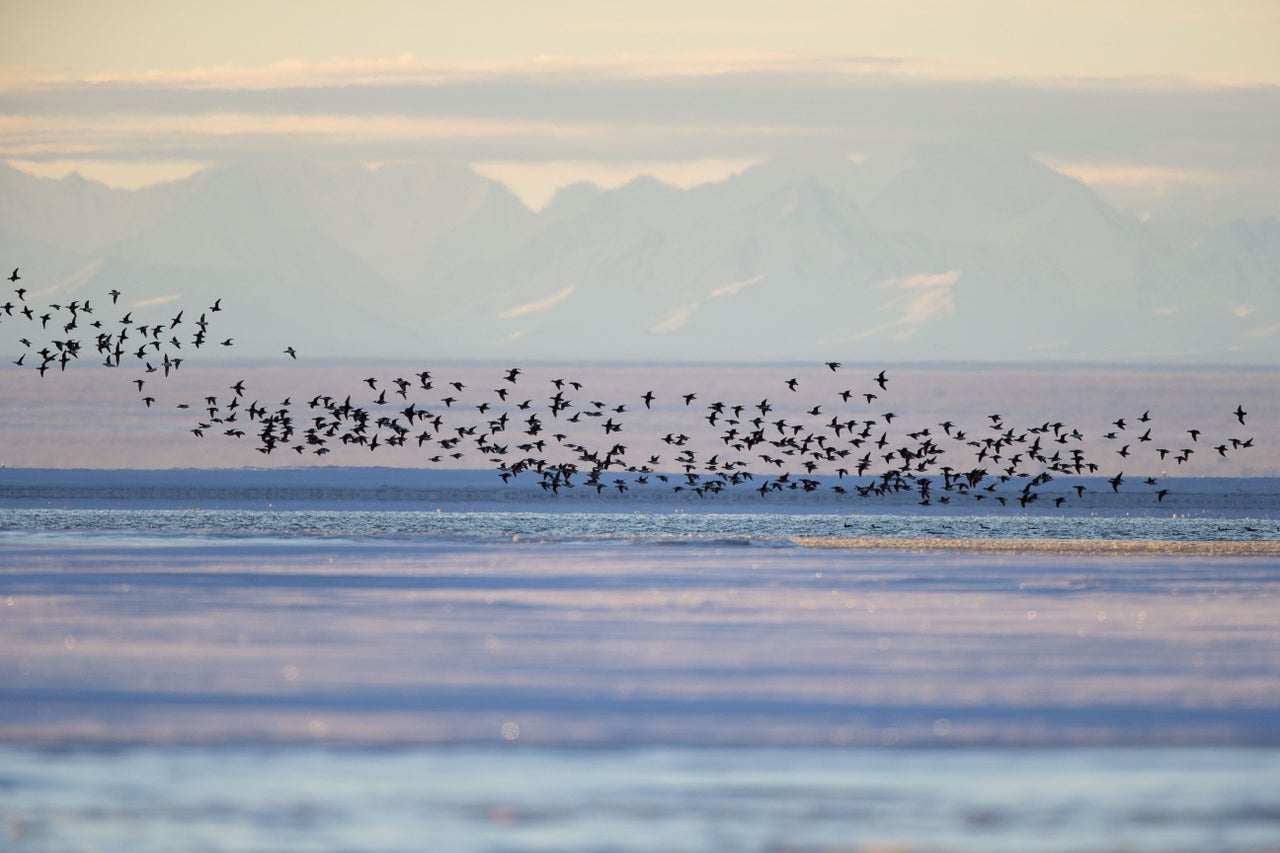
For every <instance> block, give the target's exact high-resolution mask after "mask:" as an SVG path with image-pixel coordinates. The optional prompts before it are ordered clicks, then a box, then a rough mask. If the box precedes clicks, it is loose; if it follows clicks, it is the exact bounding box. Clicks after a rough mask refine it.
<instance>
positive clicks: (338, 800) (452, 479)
mask: <svg viewBox="0 0 1280 853" xmlns="http://www.w3.org/2000/svg"><path fill="white" fill-rule="evenodd" d="M1167 486H1168V488H1169V489H1170V494H1169V495H1168V497H1167V498H1166V501H1167V503H1166V502H1165V501H1161V502H1159V503H1155V502H1153V501H1152V499H1151V496H1150V495H1149V494H1145V493H1142V492H1135V493H1133V494H1129V495H1125V494H1120V495H1113V494H1108V493H1109V492H1110V490H1109V489H1107V488H1105V486H1102V485H1100V486H1099V487H1098V488H1097V489H1096V491H1097V493H1098V494H1097V497H1096V498H1094V499H1092V500H1091V501H1081V502H1078V503H1076V504H1075V505H1074V506H1073V507H1072V508H1070V509H1069V510H1068V511H1063V512H1056V511H1053V508H1052V507H1044V506H1038V507H1033V508H1032V509H1033V511H1021V510H1016V509H1012V508H1010V509H1001V510H995V509H991V510H984V511H983V512H980V513H979V512H976V511H975V509H974V507H973V506H972V505H966V506H965V507H963V508H957V507H946V506H936V505H935V506H932V507H920V506H916V505H914V503H907V502H899V503H896V504H895V503H893V502H892V501H882V502H879V503H876V502H854V503H849V502H842V501H837V500H836V499H835V498H834V497H831V496H825V497H823V498H821V499H819V498H806V497H804V496H799V497H796V498H790V499H780V500H773V501H761V500H758V499H757V498H756V497H755V496H752V495H750V494H749V493H747V494H744V495H732V496H722V497H720V498H718V499H715V500H711V501H704V500H698V499H688V498H687V497H683V496H671V495H664V496H661V497H658V496H654V495H649V496H645V495H635V494H632V495H630V496H629V497H627V498H625V499H623V498H620V497H619V498H610V499H599V500H596V499H592V497H591V496H580V495H575V496H569V497H567V498H565V499H563V500H560V499H549V498H548V497H547V496H546V495H543V494H540V493H539V491H540V490H528V491H523V492H522V491H520V490H518V489H511V488H507V487H504V486H503V484H502V483H501V482H500V481H495V479H494V478H493V476H492V472H435V473H434V474H433V475H432V478H430V479H428V480H425V481H424V480H423V479H422V477H421V476H420V475H419V474H416V473H413V472H396V471H388V470H383V469H356V470H347V471H337V470H330V471H325V470H315V469H312V470H309V471H306V472H296V471H280V470H274V471H256V470H239V471H223V472H215V471H182V470H172V471H158V472H157V471H88V470H80V471H66V470H39V469H2V470H0V849H5V850H14V851H23V853H25V851H53V850H57V851H117V850H118V851H186V850H190V851H196V850H199V851H210V850H218V851H221V850H236V851H242V850H243V851H248V850H252V851H345V850H369V851H413V850H447V851H574V852H575V853H576V851H584V853H585V851H614V850H616V851H707V852H708V853H710V851H744V853H746V851H814V853H816V852H817V851H826V852H827V853H829V851H853V850H905V851H1006V850H1007V851H1027V850H1046V851H1119V850H1135V851H1263V850H1280V500H1278V499H1277V494H1278V493H1280V482H1278V481H1276V480H1274V479H1257V478H1254V479H1240V480H1232V479H1219V480H1212V481H1209V480H1188V481H1186V482H1176V481H1174V482H1170V483H1169V484H1167ZM1091 491H1092V490H1091Z"/></svg>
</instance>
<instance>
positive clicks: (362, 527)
mask: <svg viewBox="0 0 1280 853" xmlns="http://www.w3.org/2000/svg"><path fill="white" fill-rule="evenodd" d="M4 535H8V536H10V537H13V536H16V535H23V536H29V535H44V536H64V535H77V536H92V535H103V536H113V537H121V536H124V537H139V536H140V537H144V538H152V537H169V536H200V537H212V538H226V537H240V538H267V539H270V538H277V537H278V538H296V537H324V536H329V537H333V536H338V537H361V538H365V537H378V538H388V539H397V538H399V539H403V538H424V537H426V538H461V539H477V540H503V539H512V538H521V539H539V540H552V541H561V542H567V541H573V540H591V539H620V540H626V539H637V540H661V539H690V540H702V541H710V540H718V539H741V540H744V541H747V540H750V541H754V542H756V543H758V544H785V542H786V540H787V539H789V538H790V537H795V536H834V537H848V538H853V537H863V536H870V537H883V538H896V537H911V538H915V537H934V538H942V539H1081V540H1106V539H1115V540H1159V541H1195V540H1202V541H1244V542H1248V541H1260V540H1276V539H1280V521H1275V520H1272V519H1269V518H1212V517H1210V518H1204V517H1196V518H1185V517H1177V518H1174V517H1150V516H1136V517H1127V516H1102V515H1087V516H1063V517H1044V516H1036V517H1026V516H1008V515H1003V516H1002V515H986V516H973V515H955V516H947V515H890V514H862V515H846V514H835V513H815V514H800V513H786V514H779V513H724V512H718V513H697V512H630V513H609V512H500V511H492V512H433V511H414V510H314V509H299V510H282V511H274V510H248V509H0V536H4Z"/></svg>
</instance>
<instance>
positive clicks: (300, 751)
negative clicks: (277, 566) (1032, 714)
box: [0, 507, 1280, 853]
mask: <svg viewBox="0 0 1280 853" xmlns="http://www.w3.org/2000/svg"><path fill="white" fill-rule="evenodd" d="M795 536H825V537H863V536H870V537H913V538H914V537H926V538H948V539H975V538H978V539H983V538H1002V539H1006V538H1007V539H1028V540H1035V539H1073V540H1139V539H1142V540H1163V541H1181V540H1215V541H1260V540H1276V539H1280V523H1277V522H1276V521H1274V520H1271V519H1269V518H1258V517H1251V518H1214V517H1194V518H1185V517H1172V516H1171V517H1159V518H1156V517H1149V516H1142V517H1127V516H1124V515H1109V516H1075V517H1071V516H1067V517H1032V518H1028V517H1025V516H1001V515H990V516H955V515H952V516H912V515H893V514H884V515H878V514H862V515H848V514H836V513H816V514H803V513H791V514H773V513H725V512H720V513H696V512H687V511H668V512H626V513H606V512H583V513H576V512H430V511H428V512H423V511H410V510H378V511H372V510H358V511H353V510H341V509H327V510H318V509H297V510H290V511H279V510H260V509H246V508H236V507H230V508H215V509H202V510H190V509H139V508H101V507H99V508H93V509H64V508H9V509H3V510H0V545H3V546H5V547H8V548H10V549H12V550H11V551H9V552H7V553H11V554H16V553H19V552H21V553H23V554H32V553H35V554H39V553H41V552H42V549H44V548H46V547H48V548H52V549H54V550H53V551H52V552H51V553H59V552H58V551H57V550H56V549H58V548H67V547H70V548H73V549H74V548H77V547H80V546H95V547H99V548H107V549H111V551H112V553H114V554H117V555H121V554H123V555H126V556H127V555H128V553H130V549H136V548H146V547H147V546H152V545H171V546H180V547H187V548H190V547H195V548H200V547H201V546H209V547H211V548H212V549H213V550H218V549H217V546H218V545H220V544H227V543H232V544H238V545H247V546H249V550H248V551H247V552H246V553H248V554H250V555H252V554H261V553H269V551H270V549H271V548H272V546H273V544H277V543H300V542H301V543H308V544H312V543H324V542H327V541H332V542H335V543H339V542H345V543H351V542H356V543H360V542H365V543H367V542H374V543H377V542H391V543H394V544H396V546H397V547H400V546H403V545H405V544H406V543H408V544H412V543H413V542H415V541H422V542H434V543H440V542H443V543H455V542H461V543H464V544H465V543H475V544H479V545H482V546H484V547H485V548H492V547H494V546H499V547H505V546H501V543H503V542H510V541H514V542H522V543H525V542H529V541H533V542H539V543H546V544H547V545H548V550H547V552H546V553H548V554H549V555H550V556H551V557H554V555H555V554H557V553H561V552H562V549H563V548H564V547H569V548H572V547H574V546H576V545H578V544H580V543H586V544H592V543H596V544H598V543H601V542H603V543H606V544H609V545H611V546H612V545H619V544H620V545H624V546H625V545H626V544H628V543H632V542H634V543H637V544H642V545H645V546H649V545H653V544H661V543H677V544H679V543H689V544H692V545H694V546H698V545H713V546H721V545H747V546H752V547H761V548H765V549H769V550H770V551H772V550H773V549H775V548H777V549H785V548H793V547H794V546H793V545H792V544H791V543H790V541H789V539H790V537H795ZM748 550H750V548H748ZM0 553H5V552H0ZM237 559H241V558H239V557H238V558H237ZM27 582H28V583H30V580H28V581H27ZM251 592H252V591H251V590H249V589H246V595H249V594H251ZM3 593H4V590H0V595H2V594H3ZM104 594H105V593H104ZM224 594H225V593H224ZM104 606H105V605H104ZM1144 606H1147V605H1144ZM147 615H148V618H151V616H152V614H147ZM55 616H56V614H54V613H53V612H52V611H51V612H50V615H49V617H48V618H51V619H52V618H55ZM1042 616H1043V617H1044V618H1047V616H1048V614H1043V615H1042ZM215 618H216V617H215ZM1139 627H1141V626H1139ZM63 630H64V629H63V628H59V629H58V631H59V634H58V636H59V637H63V636H64V635H63V634H62V633H61V632H62V631H63ZM65 630H66V631H67V632H68V633H66V634H65V636H66V637H70V636H72V634H71V633H69V632H70V631H71V630H72V629H65ZM1264 677H1265V676H1264ZM84 678H89V676H84ZM17 683H18V679H17V676H16V675H15V673H14V672H9V673H8V674H5V675H0V688H6V687H10V686H13V685H16V684H17ZM1261 689H1262V690H1263V692H1264V693H1265V692H1266V691H1268V690H1271V691H1274V689H1275V684H1274V683H1272V684H1270V686H1266V685H1265V684H1264V685H1263V687H1262V688H1261ZM36 713H39V707H38V706H37V707H36ZM949 724H950V723H949V721H947V720H939V721H938V722H937V723H936V724H935V726H943V725H949ZM935 733H937V734H945V732H940V733H939V732H936V731H935ZM503 739H504V740H501V741H497V742H496V743H495V744H494V745H493V746H490V747H475V746H465V747H463V746H433V745H424V744H415V745H409V746H405V747H403V748H400V747H395V746H389V745H385V744H382V745H378V746H376V747H373V746H364V747H360V746H347V747H323V746H318V745H312V744H305V743H302V744H299V743H296V742H293V741H284V742H272V741H270V740H267V741H265V742H264V741H262V740H261V739H259V740H255V741H253V742H237V741H236V740H234V739H231V740H228V741H225V742H221V743H219V744H218V745H216V746H210V745H204V746H193V745H172V744H165V743H164V742H162V741H155V740H153V741H150V742H141V743H120V744H115V745H112V746H106V747H104V746H93V745H89V744H87V743H83V742H77V741H75V740H74V739H71V740H68V741H67V742H63V743H55V744H48V743H45V744H43V745H41V746H38V747H37V746H32V745H26V744H23V743H21V742H9V743H7V744H3V745H0V848H2V849H5V850H12V851H15V853H27V851H32V853H34V851H52V850H57V851H131V852H132V851H222V850H235V851H250V850H252V851H345V850H361V851H416V850H439V851H458V853H470V851H475V852H476V853H481V851H484V852H485V853H489V851H493V853H499V851H503V853H505V852H506V851H511V853H514V851H560V852H561V853H577V851H582V853H587V851H669V852H670V853H675V851H688V853H695V851H696V852H697V853H703V851H706V853H713V851H714V853H721V851H742V853H747V851H752V853H754V851H760V853H765V851H774V852H775V853H780V851H812V853H817V851H827V853H829V852H830V851H853V850H910V851H943V850H946V851H1028V850H1044V851H1119V850H1133V851H1232V853H1235V852H1236V851H1262V850H1280V793H1278V792H1280V749H1277V748H1275V747H1261V748H1242V747H1234V746H1227V747H1223V746H1208V747H1205V746H1202V747H1180V746H1176V745H1170V746H1161V745H1159V744H1156V745H1153V746H1150V747H1147V748H1142V749H1134V748H1127V747H1126V748H1057V749H1009V748H1004V747H999V746H964V747H958V748H933V747H919V746H913V747H909V748H902V747H897V748H894V747H893V746H892V745H890V744H884V745H881V746H878V747H866V746H858V747H856V748H855V747H849V746H841V745H834V744H833V745H832V746H830V747H810V746H797V747H774V746H770V747H753V746H739V747H734V748H722V747H701V746H688V745H663V744H656V745H655V744H650V745H639V746H637V745H630V746H622V745H619V746H617V747H610V746H604V747H595V748H581V747H574V746H566V747H555V746H545V745H533V744H527V743H526V742H524V741H521V740H519V733H518V730H517V731H513V732H511V733H510V737H508V733H507V731H506V730H505V729H504V731H503ZM526 740H527V739H526Z"/></svg>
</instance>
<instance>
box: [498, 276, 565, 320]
mask: <svg viewBox="0 0 1280 853" xmlns="http://www.w3.org/2000/svg"><path fill="white" fill-rule="evenodd" d="M573 291H574V286H573V285H572V284H571V285H569V286H568V287H564V288H561V289H560V290H557V291H556V292H555V293H553V294H551V295H550V296H546V297H544V298H542V299H535V300H534V301H532V302H526V303H524V304H523V305H517V306H516V307H514V308H508V309H507V310H506V311H503V312H502V313H501V314H499V315H498V319H499V320H510V319H513V318H515V317H524V316H525V315H528V314H537V313H539V312H540V311H546V310H547V309H549V308H553V307H555V306H556V305H559V304H560V303H561V302H563V301H565V300H566V299H568V298H569V297H570V296H571V295H573Z"/></svg>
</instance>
